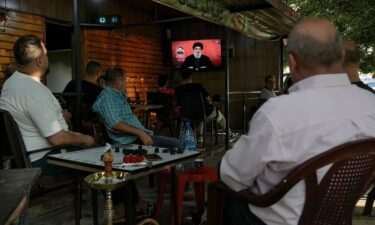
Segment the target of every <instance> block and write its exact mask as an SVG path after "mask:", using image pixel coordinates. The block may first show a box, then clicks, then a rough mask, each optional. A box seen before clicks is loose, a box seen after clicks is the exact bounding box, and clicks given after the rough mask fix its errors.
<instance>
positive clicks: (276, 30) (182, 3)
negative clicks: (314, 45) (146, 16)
mask: <svg viewBox="0 0 375 225" xmlns="http://www.w3.org/2000/svg"><path fill="white" fill-rule="evenodd" d="M153 1H154V2H158V3H160V4H163V5H166V6H169V7H172V8H175V9H177V10H180V11H182V12H185V13H187V14H190V15H193V16H196V17H198V18H201V19H204V20H207V21H210V22H213V23H216V24H220V25H223V26H226V27H229V28H231V29H234V30H237V31H239V32H242V33H244V34H245V35H248V36H251V37H255V38H260V39H276V38H279V37H280V36H286V35H287V34H288V33H289V31H290V30H291V29H292V27H293V26H294V24H295V23H296V22H297V21H298V19H299V15H298V14H297V12H295V11H294V10H293V9H292V8H290V7H288V6H287V5H285V4H283V3H282V2H281V1H280V0H153Z"/></svg>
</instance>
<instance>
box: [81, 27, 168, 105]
mask: <svg viewBox="0 0 375 225" xmlns="http://www.w3.org/2000/svg"><path fill="white" fill-rule="evenodd" d="M83 43H84V44H83V49H82V52H83V53H84V56H83V62H84V63H83V64H86V63H87V62H88V61H90V60H95V61H98V62H100V63H101V64H102V66H103V69H107V68H109V67H114V66H119V67H122V68H123V69H124V70H125V71H126V77H127V78H126V82H127V88H126V92H127V94H128V97H129V98H130V99H131V100H135V97H136V92H138V94H139V96H140V98H141V100H146V93H147V92H148V91H157V78H158V76H159V75H160V74H166V73H167V70H168V68H167V67H166V66H165V65H164V64H163V62H164V55H163V46H162V45H161V43H160V41H159V40H155V39H151V38H146V37H141V36H134V35H125V34H123V33H118V32H115V31H107V30H85V31H84V32H83Z"/></svg>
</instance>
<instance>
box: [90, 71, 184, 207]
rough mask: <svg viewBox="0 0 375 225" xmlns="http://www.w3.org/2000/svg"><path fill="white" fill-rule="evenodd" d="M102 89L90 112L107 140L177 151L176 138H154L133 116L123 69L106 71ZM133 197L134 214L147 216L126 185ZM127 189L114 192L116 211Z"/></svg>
mask: <svg viewBox="0 0 375 225" xmlns="http://www.w3.org/2000/svg"><path fill="white" fill-rule="evenodd" d="M104 80H105V85H106V86H105V87H104V89H103V91H102V92H101V93H100V95H99V96H98V98H97V99H96V101H95V103H94V105H93V107H92V109H93V111H94V112H96V113H99V114H100V116H101V117H102V119H103V122H104V123H105V124H106V126H107V127H109V128H110V129H111V130H113V131H116V133H115V132H111V130H109V136H110V138H111V139H112V140H113V142H114V143H119V144H132V143H134V144H142V145H154V146H158V147H166V148H175V147H178V145H179V142H178V140H177V139H175V138H169V137H162V136H154V135H153V132H152V131H151V130H148V129H146V128H145V127H144V126H143V125H142V123H141V122H140V121H139V120H138V118H137V117H136V116H135V115H134V113H133V111H132V110H131V108H130V105H129V103H128V101H127V97H126V94H125V93H124V90H125V88H126V85H125V81H126V79H125V73H124V70H123V69H122V68H119V67H115V68H111V69H108V71H107V72H106V74H105V76H104ZM129 186H130V190H131V191H132V193H133V195H134V196H135V197H134V199H133V202H132V204H133V206H134V207H135V209H136V210H137V211H142V212H145V213H146V214H147V211H149V208H150V207H148V206H149V204H146V202H144V201H143V200H141V199H140V198H139V195H138V191H137V189H136V187H135V184H134V182H129V185H128V188H129ZM124 192H126V189H125V188H122V189H117V190H115V191H114V192H113V200H114V202H113V203H114V204H115V205H116V207H119V203H120V201H121V199H122V198H121V197H122V196H125V193H124Z"/></svg>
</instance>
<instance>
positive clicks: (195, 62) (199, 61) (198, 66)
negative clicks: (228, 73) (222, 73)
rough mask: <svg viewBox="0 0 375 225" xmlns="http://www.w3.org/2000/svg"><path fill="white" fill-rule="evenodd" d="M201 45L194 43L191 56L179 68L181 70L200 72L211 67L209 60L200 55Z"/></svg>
mask: <svg viewBox="0 0 375 225" xmlns="http://www.w3.org/2000/svg"><path fill="white" fill-rule="evenodd" d="M202 51H203V44H202V43H201V42H195V43H194V44H193V54H192V55H189V56H188V57H187V58H186V59H185V61H184V63H183V64H182V66H181V69H188V70H202V69H207V68H210V67H212V63H211V60H210V58H208V57H207V56H205V55H203V54H202Z"/></svg>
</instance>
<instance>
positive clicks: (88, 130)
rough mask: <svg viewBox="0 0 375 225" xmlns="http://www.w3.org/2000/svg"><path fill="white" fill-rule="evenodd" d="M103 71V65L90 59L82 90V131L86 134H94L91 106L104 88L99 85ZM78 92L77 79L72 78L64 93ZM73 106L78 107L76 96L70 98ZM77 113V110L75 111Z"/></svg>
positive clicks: (93, 117) (82, 82)
mask: <svg viewBox="0 0 375 225" xmlns="http://www.w3.org/2000/svg"><path fill="white" fill-rule="evenodd" d="M100 73H101V65H100V63H98V62H95V61H90V62H88V63H87V65H86V74H85V76H84V77H83V79H82V81H81V91H82V93H83V96H82V100H81V106H80V119H81V124H80V131H81V132H82V133H84V134H90V135H93V129H92V127H91V121H92V120H93V119H95V116H94V113H93V112H92V110H91V108H92V105H93V104H94V102H95V100H96V98H97V97H98V96H99V94H100V92H101V91H102V89H103V88H101V87H100V86H99V85H97V81H98V79H99V76H100ZM66 92H76V80H71V81H69V83H68V84H67V85H66V87H65V88H64V93H66ZM69 100H70V101H69V103H70V105H71V108H72V109H74V108H75V107H76V101H75V97H74V98H70V99H69ZM73 113H76V112H73Z"/></svg>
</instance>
